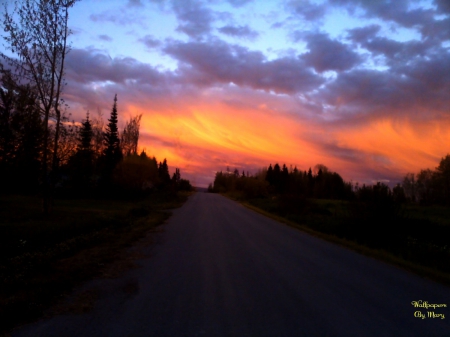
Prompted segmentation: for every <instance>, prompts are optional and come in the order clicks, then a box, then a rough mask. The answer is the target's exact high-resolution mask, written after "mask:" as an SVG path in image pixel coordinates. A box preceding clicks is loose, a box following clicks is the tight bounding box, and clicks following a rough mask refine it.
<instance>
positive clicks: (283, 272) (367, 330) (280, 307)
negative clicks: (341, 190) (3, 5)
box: [13, 193, 450, 336]
mask: <svg viewBox="0 0 450 337" xmlns="http://www.w3.org/2000/svg"><path fill="white" fill-rule="evenodd" d="M164 229H165V230H164V232H162V233H160V234H158V235H159V240H158V241H159V242H158V243H157V244H156V245H154V246H150V247H148V248H146V249H147V250H148V251H149V252H150V253H151V254H150V257H148V258H146V259H142V260H140V261H139V264H140V266H141V268H138V269H134V270H131V271H128V272H127V273H125V274H124V275H123V276H122V277H120V278H117V279H113V280H97V281H94V282H91V283H90V284H88V285H86V287H91V288H96V289H99V299H98V301H97V302H96V304H95V306H94V308H93V309H92V310H91V311H89V312H87V313H84V314H66V315H59V316H56V317H54V318H52V319H49V320H43V321H40V322H38V323H36V324H32V325H29V326H26V327H23V328H22V329H18V330H16V331H15V333H13V336H449V332H450V309H449V306H450V288H447V287H445V286H442V285H440V284H437V283H434V282H431V281H428V280H426V279H422V278H420V277H418V276H415V275H413V274H410V273H407V272H405V271H402V270H400V269H397V268H395V267H392V266H389V265H387V264H384V263H382V262H379V261H376V260H373V259H371V258H368V257H365V256H362V255H359V254H357V253H354V252H352V251H349V250H347V249H344V248H341V247H339V246H336V245H334V244H330V243H327V242H325V241H322V240H320V239H317V238H315V237H312V236H309V235H307V234H304V233H302V232H300V231H297V230H295V229H292V228H290V227H287V226H285V225H283V224H280V223H278V222H276V221H274V220H271V219H268V218H266V217H264V216H262V215H260V214H257V213H254V212H253V211H250V210H248V209H246V208H244V207H243V206H241V205H239V204H237V203H235V202H233V201H230V200H228V199H226V198H224V197H222V196H220V195H217V194H205V193H196V194H195V195H193V196H192V197H191V198H190V199H189V200H188V202H187V203H186V204H185V205H184V206H183V207H182V208H180V209H177V210H175V211H174V214H173V216H172V217H171V218H170V220H169V222H168V223H167V224H166V225H165V227H164ZM419 300H421V301H427V302H428V303H430V304H446V305H447V307H441V308H435V309H433V308H428V309H426V308H423V307H418V308H415V307H414V306H413V305H412V304H411V302H413V301H419ZM419 312H420V313H421V314H422V315H423V316H425V318H424V319H422V318H420V317H415V315H419ZM432 313H434V315H433V314H432ZM436 315H444V317H445V318H444V319H442V316H436ZM430 316H431V317H432V316H434V317H435V318H431V317H430Z"/></svg>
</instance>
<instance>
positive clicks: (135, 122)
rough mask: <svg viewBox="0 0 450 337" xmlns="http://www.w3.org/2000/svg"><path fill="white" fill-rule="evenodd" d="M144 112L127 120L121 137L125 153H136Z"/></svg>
mask: <svg viewBox="0 0 450 337" xmlns="http://www.w3.org/2000/svg"><path fill="white" fill-rule="evenodd" d="M141 118H142V114H140V115H137V116H134V117H131V118H130V120H129V121H127V122H126V124H125V127H124V129H123V132H122V137H121V139H120V143H121V148H122V153H123V155H124V156H125V155H129V154H136V153H137V148H138V141H139V128H140V125H141Z"/></svg>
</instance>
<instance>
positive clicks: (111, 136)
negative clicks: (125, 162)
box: [103, 94, 122, 183]
mask: <svg viewBox="0 0 450 337" xmlns="http://www.w3.org/2000/svg"><path fill="white" fill-rule="evenodd" d="M117 122H118V119H117V94H116V95H115V96H114V104H113V107H112V110H111V116H110V118H109V119H108V124H107V125H106V130H105V133H104V146H105V149H104V151H103V179H104V180H105V182H107V183H109V182H110V179H111V175H112V172H113V170H114V168H115V167H116V165H117V164H118V163H119V162H120V160H121V159H122V151H121V149H120V138H119V129H118V127H117Z"/></svg>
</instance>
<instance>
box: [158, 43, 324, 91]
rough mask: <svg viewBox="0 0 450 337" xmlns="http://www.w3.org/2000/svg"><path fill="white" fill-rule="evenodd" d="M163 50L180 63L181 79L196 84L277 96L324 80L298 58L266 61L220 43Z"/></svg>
mask: <svg viewBox="0 0 450 337" xmlns="http://www.w3.org/2000/svg"><path fill="white" fill-rule="evenodd" d="M164 51H165V52H166V53H167V54H169V55H171V56H173V57H174V58H176V59H177V60H179V61H180V65H179V72H180V74H181V75H183V78H185V79H189V80H190V82H193V83H195V84H196V85H201V86H208V85H213V84H215V83H221V84H228V83H230V82H232V83H234V84H236V85H239V86H248V87H251V88H254V89H262V90H266V91H271V90H272V91H274V92H277V93H291V94H292V93H295V92H299V91H308V90H311V89H313V88H315V87H317V86H318V85H320V84H321V83H323V81H324V80H323V79H322V78H321V77H320V76H317V75H315V74H314V73H313V72H312V71H311V70H310V69H309V68H308V67H306V66H305V64H304V62H303V61H302V60H301V59H298V58H288V57H285V58H279V59H277V60H273V61H267V60H266V59H265V57H264V55H263V54H262V53H261V52H259V51H258V52H255V51H249V50H248V49H246V48H244V47H241V46H237V45H229V44H226V43H225V42H223V41H220V40H214V41H210V42H209V43H200V42H188V43H183V42H171V43H169V44H168V45H167V46H166V47H165V49H164Z"/></svg>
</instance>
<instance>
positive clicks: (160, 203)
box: [0, 192, 189, 333]
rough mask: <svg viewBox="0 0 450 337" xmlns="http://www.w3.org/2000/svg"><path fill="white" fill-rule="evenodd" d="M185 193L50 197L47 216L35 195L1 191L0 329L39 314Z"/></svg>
mask: <svg viewBox="0 0 450 337" xmlns="http://www.w3.org/2000/svg"><path fill="white" fill-rule="evenodd" d="M188 196H189V193H178V194H176V195H174V194H170V193H161V192H160V193H154V194H152V195H150V196H148V197H147V198H146V199H143V200H140V201H133V202H132V201H119V200H94V199H92V200H77V199H75V200H55V204H54V208H53V212H52V214H51V215H49V216H43V215H42V213H41V200H40V199H39V198H36V197H24V196H1V197H0V251H1V255H0V317H2V322H3V323H2V325H1V326H0V333H1V332H4V331H7V330H8V329H11V328H12V327H14V326H17V325H18V324H22V323H26V322H30V321H31V320H34V319H36V318H38V317H40V316H41V315H42V313H43V311H44V310H46V309H47V308H49V307H50V306H51V305H52V304H54V303H55V302H56V301H57V300H58V299H60V298H61V296H62V295H63V294H67V293H68V292H70V290H72V289H73V288H74V287H75V286H76V285H78V284H80V283H81V282H83V281H86V280H89V279H92V278H94V277H96V276H98V275H101V273H102V270H104V269H105V268H106V266H107V265H108V264H111V263H112V262H114V261H115V260H116V259H117V258H118V257H119V255H120V254H121V252H123V251H124V250H125V249H126V248H127V247H130V246H131V245H132V244H133V243H134V242H135V241H137V240H138V239H140V238H142V237H144V236H145V235H146V233H147V232H149V231H150V230H152V229H154V228H155V227H156V226H158V225H160V224H162V223H163V222H164V221H165V220H166V219H167V218H168V217H169V216H170V212H167V211H165V210H168V209H173V208H177V207H179V206H181V205H182V204H183V203H184V202H185V201H186V200H187V198H188Z"/></svg>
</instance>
